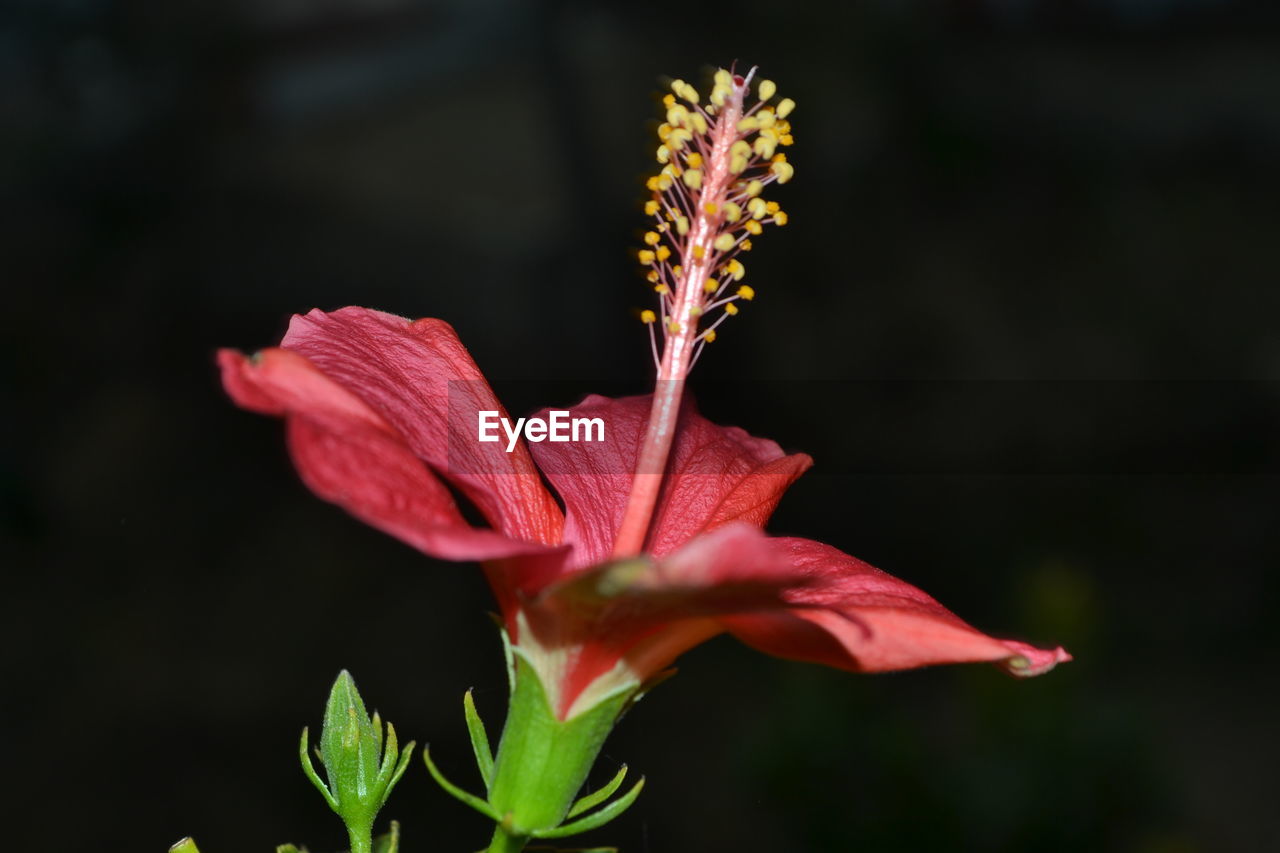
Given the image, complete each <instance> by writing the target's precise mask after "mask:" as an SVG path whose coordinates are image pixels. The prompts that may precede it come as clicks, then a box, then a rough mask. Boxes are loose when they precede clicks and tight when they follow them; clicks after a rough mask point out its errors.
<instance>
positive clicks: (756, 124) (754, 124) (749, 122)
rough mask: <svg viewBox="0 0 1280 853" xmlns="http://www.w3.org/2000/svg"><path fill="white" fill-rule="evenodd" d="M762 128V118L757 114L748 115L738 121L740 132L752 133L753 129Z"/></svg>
mask: <svg viewBox="0 0 1280 853" xmlns="http://www.w3.org/2000/svg"><path fill="white" fill-rule="evenodd" d="M759 129H760V119H758V118H756V117H755V116H747V117H746V118H744V119H742V120H741V121H739V122H738V133H750V132H751V131H753V130H759Z"/></svg>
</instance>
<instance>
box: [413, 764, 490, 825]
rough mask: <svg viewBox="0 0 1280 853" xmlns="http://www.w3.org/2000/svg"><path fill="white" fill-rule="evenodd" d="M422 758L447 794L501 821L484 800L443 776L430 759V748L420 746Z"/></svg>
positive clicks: (486, 815) (432, 776) (433, 777)
mask: <svg viewBox="0 0 1280 853" xmlns="http://www.w3.org/2000/svg"><path fill="white" fill-rule="evenodd" d="M422 760H423V761H425V762H427V770H428V771H430V773H431V778H432V779H435V780H436V784H438V785H439V786H440V787H441V788H444V789H445V791H447V792H448V793H449V794H451V795H452V796H453V797H454V798H456V799H458V800H459V801H461V802H463V803H466V804H467V805H469V806H471V808H473V809H475V810H476V811H478V812H480V814H482V815H484V816H485V817H487V818H489V819H490V820H493V821H496V822H498V823H501V822H502V816H501V815H500V814H498V810H497V809H495V808H494V807H493V806H491V805H489V803H488V802H486V801H485V800H482V799H480V798H479V797H477V796H476V795H475V794H469V793H467V792H466V791H464V790H462V789H461V788H459V787H458V786H457V785H455V784H453V783H452V782H450V781H449V780H448V779H446V778H444V774H443V773H441V772H440V768H438V767H436V764H435V762H434V761H432V760H431V749H430V748H429V747H426V746H424V747H422Z"/></svg>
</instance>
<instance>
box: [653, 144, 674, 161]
mask: <svg viewBox="0 0 1280 853" xmlns="http://www.w3.org/2000/svg"><path fill="white" fill-rule="evenodd" d="M655 156H656V157H657V158H658V162H659V163H665V162H667V161H668V160H670V159H671V149H670V148H668V147H667V146H665V145H659V146H658V152H657V154H656V155H655Z"/></svg>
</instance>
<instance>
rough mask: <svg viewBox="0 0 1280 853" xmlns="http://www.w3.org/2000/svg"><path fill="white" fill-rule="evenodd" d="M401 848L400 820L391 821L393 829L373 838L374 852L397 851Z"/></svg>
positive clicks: (395, 852)
mask: <svg viewBox="0 0 1280 853" xmlns="http://www.w3.org/2000/svg"><path fill="white" fill-rule="evenodd" d="M399 849H400V822H399V821H394V820H393V821H391V830H390V831H389V832H388V833H387V834H386V835H379V836H378V837H377V838H375V839H373V853H397V851H398V850H399Z"/></svg>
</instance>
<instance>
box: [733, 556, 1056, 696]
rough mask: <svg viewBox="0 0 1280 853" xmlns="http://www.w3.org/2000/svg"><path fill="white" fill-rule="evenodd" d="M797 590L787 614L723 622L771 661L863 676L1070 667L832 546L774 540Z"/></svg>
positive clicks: (1053, 654)
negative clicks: (941, 668)
mask: <svg viewBox="0 0 1280 853" xmlns="http://www.w3.org/2000/svg"><path fill="white" fill-rule="evenodd" d="M771 544H772V547H774V548H775V549H778V552H779V553H780V554H781V555H783V556H784V557H785V559H787V560H788V561H789V562H790V564H791V566H792V570H793V577H794V580H795V582H796V586H795V587H794V588H793V589H791V590H789V591H788V592H787V594H786V599H787V602H788V604H790V605H791V607H789V608H788V609H786V610H784V611H780V612H777V613H768V614H745V615H741V616H733V617H731V618H729V619H726V620H724V621H725V625H726V627H728V629H729V630H730V631H731V632H732V633H734V634H735V635H737V636H738V637H739V638H740V639H742V640H743V641H744V642H746V643H747V644H749V645H751V646H753V647H755V648H757V649H759V650H761V651H763V652H767V653H769V654H772V655H777V656H779V657H784V658H791V659H795V660H807V661H813V662H816V663H824V664H827V665H828V666H834V667H838V668H840V669H848V670H855V671H858V672H882V671H886V670H895V669H911V668H913V667H919V666H929V665H931V664H940V663H967V662H973V661H991V662H994V663H999V664H1000V665H1001V666H1002V667H1003V668H1004V669H1005V670H1006V671H1008V672H1010V673H1012V674H1013V675H1024V676H1025V675H1039V674H1040V673H1043V672H1048V671H1049V670H1050V669H1052V668H1053V667H1054V666H1055V665H1056V664H1058V663H1062V662H1064V661H1069V660H1071V656H1070V655H1069V654H1067V652H1066V651H1065V650H1063V649H1062V648H1060V647H1059V648H1056V649H1052V650H1048V649H1037V648H1035V647H1033V646H1029V645H1027V644H1025V643H1020V642H1016V641H1013V640H999V639H996V638H994V637H989V636H987V635H986V634H983V633H982V632H980V631H978V630H977V629H975V628H973V627H971V626H970V625H968V624H966V623H965V622H964V621H962V620H961V619H960V618H959V617H958V616H956V615H955V614H953V613H952V612H951V611H949V610H947V609H946V608H945V607H943V606H942V605H941V604H939V603H938V602H937V601H935V600H934V599H933V598H931V597H930V596H929V595H927V594H926V593H924V592H923V591H921V590H919V589H917V588H916V587H914V586H911V585H910V584H908V583H905V582H903V581H900V580H898V579H897V578H895V577H893V576H891V575H889V574H887V573H885V572H882V571H881V570H880V569H877V568H875V567H874V566H870V565H868V564H866V563H864V562H862V561H861V560H858V559H856V558H854V557H850V556H849V555H848V554H845V553H842V552H840V551H838V550H836V549H835V548H832V547H830V546H828V545H823V544H821V543H819V542H812V541H810V540H807V539H789V538H788V539H775V540H772V543H771Z"/></svg>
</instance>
